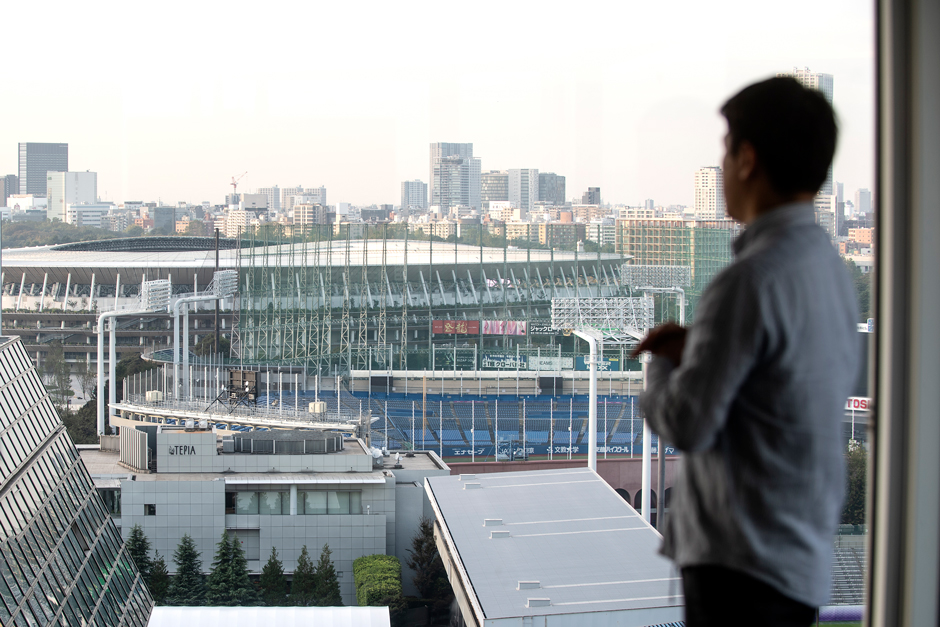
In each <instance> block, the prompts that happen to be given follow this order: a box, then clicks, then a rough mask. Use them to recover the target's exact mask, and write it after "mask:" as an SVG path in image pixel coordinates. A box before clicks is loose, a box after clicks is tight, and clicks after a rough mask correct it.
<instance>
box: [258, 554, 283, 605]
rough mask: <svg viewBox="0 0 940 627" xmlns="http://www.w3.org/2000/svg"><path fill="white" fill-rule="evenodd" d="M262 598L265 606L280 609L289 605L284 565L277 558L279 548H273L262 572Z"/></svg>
mask: <svg viewBox="0 0 940 627" xmlns="http://www.w3.org/2000/svg"><path fill="white" fill-rule="evenodd" d="M259 585H260V586H261V596H262V599H263V600H264V604H265V605H269V606H274V607H280V606H284V605H287V604H288V603H287V578H286V577H284V564H283V562H281V560H280V559H279V558H278V556H277V548H275V547H273V546H272V547H271V556H270V557H268V561H267V563H265V565H264V568H263V569H262V570H261V580H260V581H259Z"/></svg>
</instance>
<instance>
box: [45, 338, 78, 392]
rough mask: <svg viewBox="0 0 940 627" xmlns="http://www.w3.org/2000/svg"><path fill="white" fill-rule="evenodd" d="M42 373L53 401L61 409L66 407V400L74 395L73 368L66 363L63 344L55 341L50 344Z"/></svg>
mask: <svg viewBox="0 0 940 627" xmlns="http://www.w3.org/2000/svg"><path fill="white" fill-rule="evenodd" d="M40 371H41V374H42V378H43V381H44V382H45V384H46V388H47V389H48V390H49V395H50V396H51V397H52V401H53V402H54V403H55V404H56V405H58V406H59V407H61V406H63V405H65V401H66V399H67V398H69V397H70V396H72V394H73V392H72V381H71V376H70V375H71V373H72V366H71V365H70V364H69V363H68V362H67V361H65V352H64V350H63V348H62V342H59V341H55V342H52V343H51V344H49V350H48V351H47V352H46V358H45V360H44V361H43V364H42V368H41V369H40Z"/></svg>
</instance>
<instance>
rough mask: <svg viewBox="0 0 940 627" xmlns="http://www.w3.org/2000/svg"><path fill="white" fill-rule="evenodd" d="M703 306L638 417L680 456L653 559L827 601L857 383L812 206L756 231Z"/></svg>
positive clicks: (852, 350)
mask: <svg viewBox="0 0 940 627" xmlns="http://www.w3.org/2000/svg"><path fill="white" fill-rule="evenodd" d="M734 248H735V257H736V259H735V262H734V263H733V264H732V265H731V266H729V267H727V268H726V269H724V270H723V271H722V272H721V273H720V274H718V276H717V277H715V279H714V281H713V282H712V283H711V285H709V287H708V288H707V289H706V290H705V292H704V294H703V295H702V298H701V301H700V302H699V304H698V307H697V309H696V314H695V323H694V324H693V325H692V327H691V328H690V330H689V333H688V336H687V338H686V345H685V350H684V352H683V354H682V364H681V365H680V366H679V367H676V366H675V364H673V363H672V362H671V361H670V360H669V359H667V358H664V357H656V358H654V359H653V361H652V362H651V363H650V365H649V370H648V377H647V381H648V384H647V391H646V392H645V393H644V395H643V397H642V399H641V407H642V408H643V411H644V412H645V415H646V417H647V419H648V420H649V422H650V425H651V427H652V429H653V430H654V431H655V432H657V433H659V434H661V435H662V437H663V438H664V439H665V440H666V441H668V442H671V443H673V444H674V445H675V446H676V447H677V448H678V449H679V450H681V451H682V452H683V453H684V456H683V460H682V463H681V464H680V470H679V474H678V476H677V477H676V481H675V487H674V488H673V498H672V499H671V503H670V515H669V516H668V517H667V523H666V526H667V528H666V531H665V534H664V544H663V552H664V553H665V554H666V555H668V556H670V557H672V558H673V559H674V560H675V561H676V563H677V565H678V566H679V567H680V568H681V567H685V566H695V565H706V564H711V565H719V566H726V567H728V568H733V569H736V570H739V571H743V572H745V573H747V574H749V575H751V576H753V577H755V578H757V579H760V580H762V581H764V582H766V583H768V584H770V585H771V586H773V587H774V588H776V589H777V590H779V591H780V592H781V593H783V594H785V595H786V596H788V597H791V598H793V599H796V600H798V601H802V602H803V603H806V604H808V605H813V606H818V605H822V604H824V603H826V602H827V601H828V599H829V587H830V579H831V568H832V566H831V564H832V541H833V534H834V533H835V531H836V527H837V525H838V523H839V517H840V514H841V508H842V500H843V497H844V491H845V469H844V462H843V443H842V426H841V423H842V418H843V414H844V407H845V400H846V397H847V396H848V395H849V394H850V393H851V390H852V386H853V384H854V382H855V377H856V372H857V363H858V362H857V347H858V340H857V339H856V333H857V330H856V321H857V313H856V305H855V292H854V289H853V286H852V283H851V281H850V279H849V275H848V272H847V271H846V268H845V266H844V264H843V262H842V260H841V259H840V258H839V255H838V254H837V253H836V251H835V250H834V249H833V246H832V243H831V242H830V241H829V237H828V235H827V234H826V233H825V232H824V231H823V230H822V229H821V228H820V227H818V226H817V225H816V224H815V219H814V213H813V205H812V203H801V204H794V205H788V206H784V207H780V208H777V209H774V210H772V211H770V212H768V213H766V214H763V215H761V216H760V217H759V218H757V219H756V220H755V221H754V222H753V223H752V224H751V225H750V226H749V227H748V228H747V230H746V231H745V232H744V233H743V234H742V235H741V236H740V237H739V238H738V239H737V240H736V241H735V243H734Z"/></svg>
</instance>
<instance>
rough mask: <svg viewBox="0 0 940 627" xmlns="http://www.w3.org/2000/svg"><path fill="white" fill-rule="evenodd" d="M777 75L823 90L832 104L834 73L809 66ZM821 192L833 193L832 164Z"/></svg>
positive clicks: (825, 193) (804, 85)
mask: <svg viewBox="0 0 940 627" xmlns="http://www.w3.org/2000/svg"><path fill="white" fill-rule="evenodd" d="M777 76H790V77H792V78H795V79H796V80H798V81H799V82H800V84H801V85H802V86H803V87H806V88H808V89H815V90H817V91H820V92H822V94H823V96H825V97H826V100H827V101H828V102H829V104H832V74H819V73H817V72H811V71H810V69H809V68H808V67H804V68H803V69H802V70H801V69H799V68H796V67H795V68H793V71H792V72H778V73H777ZM819 193H820V194H823V195H829V194H832V193H833V191H832V165H831V164H830V166H829V173H828V174H827V175H826V180H825V181H824V182H823V184H822V187H820V188H819Z"/></svg>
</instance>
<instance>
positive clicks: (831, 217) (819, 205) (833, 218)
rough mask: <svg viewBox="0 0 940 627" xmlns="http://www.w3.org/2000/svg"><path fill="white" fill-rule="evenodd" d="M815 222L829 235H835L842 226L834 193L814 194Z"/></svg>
mask: <svg viewBox="0 0 940 627" xmlns="http://www.w3.org/2000/svg"><path fill="white" fill-rule="evenodd" d="M813 210H814V211H815V212H816V224H818V225H819V226H821V227H823V228H824V229H825V230H826V232H827V233H828V234H829V237H837V236H838V235H839V231H840V230H841V228H842V216H841V211H840V210H839V204H838V202H837V200H836V196H835V194H816V197H815V198H813Z"/></svg>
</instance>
